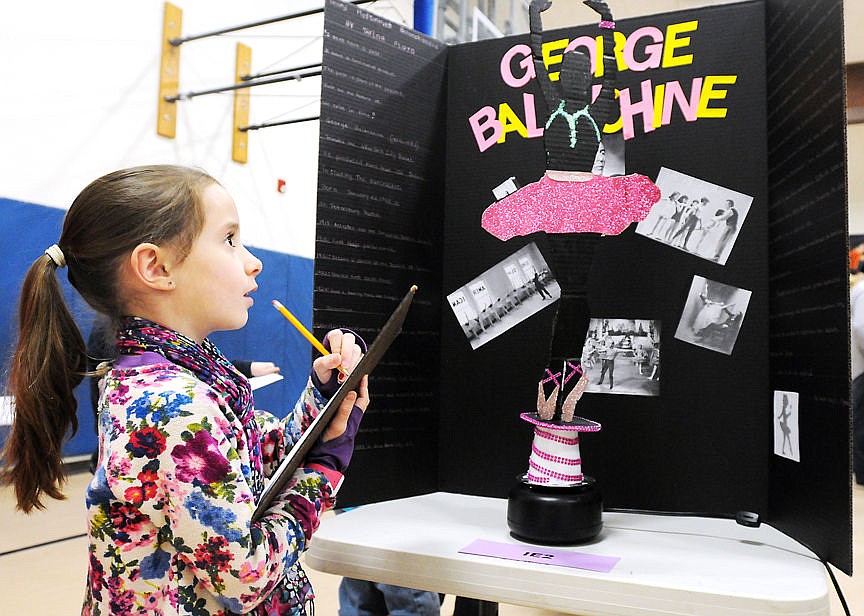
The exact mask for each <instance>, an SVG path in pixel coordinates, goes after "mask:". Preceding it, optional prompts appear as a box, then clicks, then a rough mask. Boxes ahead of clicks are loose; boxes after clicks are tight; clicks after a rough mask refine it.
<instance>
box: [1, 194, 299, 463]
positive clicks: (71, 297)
mask: <svg viewBox="0 0 864 616" xmlns="http://www.w3.org/2000/svg"><path fill="white" fill-rule="evenodd" d="M65 215H66V212H65V211H64V210H61V209H58V208H51V207H45V206H40V205H34V204H32V203H23V202H21V201H13V200H11V199H4V198H0V219H2V221H3V236H4V241H3V242H2V243H0V263H3V268H2V269H0V349H2V351H0V352H2V354H3V368H4V370H3V380H2V385H3V388H4V389H5V386H6V377H7V375H8V365H9V358H10V354H11V352H12V345H13V344H14V342H15V338H16V330H17V306H18V295H19V293H20V289H21V282H22V281H23V279H24V274H25V273H26V271H27V269H28V268H29V267H30V265H31V264H32V263H33V261H34V260H35V259H36V258H37V257H39V255H40V254H42V252H43V251H44V250H45V248H47V247H48V246H50V245H51V244H54V243H55V242H56V241H57V239H58V238H59V236H60V230H61V228H62V226H63V217H64V216H65ZM251 250H252V252H253V253H255V255H256V256H257V257H258V258H260V259H261V261H263V263H264V270H263V271H262V273H261V274H260V275H259V276H258V287H259V289H258V291H257V293H255V295H254V299H255V305H254V306H253V307H252V309H251V310H250V311H249V322H248V323H247V325H246V327H244V328H243V329H241V330H238V331H235V332H218V333H215V334H213V336H212V340H213V341H214V342H215V343H216V344H217V345H218V346H219V348H220V349H222V351H223V352H224V353H225V354H226V355H227V356H228V357H229V358H230V359H250V360H261V361H273V362H276V363H277V364H278V365H279V366H280V367H281V369H282V375H283V376H284V377H285V379H284V380H282V381H280V382H278V383H276V384H273V385H270V386H268V387H265V388H263V389H259V390H257V391H256V392H255V401H256V406H257V407H258V408H263V409H267V410H270V411H272V412H273V413H274V414H276V415H279V416H284V415H285V414H286V413H287V412H288V411H290V410H291V408H292V407H293V405H294V402H295V401H296V399H297V397H298V395H299V393H300V391H301V389H302V388H303V386H304V385H305V383H306V378H307V376H308V374H309V367H310V361H311V357H312V352H311V348H310V345H309V343H308V342H306V340H305V339H304V338H302V337H301V336H300V334H298V333H297V332H296V331H295V330H294V328H293V327H291V325H290V324H289V323H288V321H286V320H285V319H284V317H282V316H281V315H280V314H279V313H278V312H277V311H276V310H274V309H273V308H272V306H271V305H270V301H271V300H272V299H278V300H279V301H281V302H282V303H283V304H285V305H286V306H288V308H289V309H290V310H291V311H292V312H293V313H294V314H295V315H296V316H297V318H298V319H300V320H301V321H303V322H304V323H307V324H310V325H311V322H312V269H313V268H312V264H313V261H312V259H306V258H302V257H297V256H293V255H287V254H283V253H279V252H273V251H268V250H260V249H255V248H251ZM58 276H59V278H60V281H61V284H62V286H63V289H64V292H65V294H66V300H67V303H68V304H69V306H70V309H71V310H72V313H73V314H74V315H75V318H76V320H77V321H78V325H79V327H80V328H81V330H82V334H83V335H84V338H85V339H86V338H87V336H88V334H89V333H90V325H91V322H92V320H93V314H94V313H93V311H92V310H91V309H90V308H89V306H87V304H86V303H85V302H84V301H83V300H82V299H81V298H80V297H79V296H78V294H77V292H76V291H75V290H74V289H73V288H72V287H71V285H69V283H68V282H67V280H66V275H65V274H64V273H63V272H62V271H60V272H58ZM76 395H77V398H78V422H79V428H78V433H77V434H76V435H75V436H73V437H72V439H71V440H70V441H69V442H68V443H67V445H66V447H65V448H64V455H67V456H71V455H79V454H88V453H90V452H91V451H93V450H94V449H95V447H96V435H95V428H94V422H93V414H92V411H91V405H90V397H89V389H88V388H87V387H86V383H84V384H82V386H80V387H78V389H77V390H76ZM2 436H3V434H2V432H0V438H2Z"/></svg>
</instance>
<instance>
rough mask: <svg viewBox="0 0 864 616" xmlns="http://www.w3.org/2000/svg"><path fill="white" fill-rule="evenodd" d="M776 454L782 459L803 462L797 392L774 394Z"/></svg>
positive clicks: (776, 392) (777, 392) (778, 392)
mask: <svg viewBox="0 0 864 616" xmlns="http://www.w3.org/2000/svg"><path fill="white" fill-rule="evenodd" d="M774 453H775V454H776V455H778V456H780V457H781V458H788V459H789V460H794V461H795V462H800V461H801V448H800V447H799V443H798V392H797V391H775V392H774Z"/></svg>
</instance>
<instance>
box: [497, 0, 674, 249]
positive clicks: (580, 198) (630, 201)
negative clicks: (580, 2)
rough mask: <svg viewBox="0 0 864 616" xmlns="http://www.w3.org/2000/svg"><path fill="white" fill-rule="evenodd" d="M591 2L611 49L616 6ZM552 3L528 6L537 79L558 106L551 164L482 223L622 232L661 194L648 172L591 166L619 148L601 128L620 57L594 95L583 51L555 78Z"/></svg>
mask: <svg viewBox="0 0 864 616" xmlns="http://www.w3.org/2000/svg"><path fill="white" fill-rule="evenodd" d="M584 4H586V5H587V6H589V7H591V8H592V9H594V10H595V11H596V12H597V13H599V15H600V23H599V29H600V32H601V33H602V36H603V49H604V52H609V51H610V50H612V49H614V31H615V22H614V21H613V19H612V12H611V10H610V9H609V7H608V5H607V4H606V2H605V1H604V0H584ZM550 6H552V2H551V0H532V2H531V5H530V6H529V9H528V10H529V22H530V29H531V33H530V37H531V53H532V58H533V61H534V68H535V74H536V79H537V81H538V83H539V84H540V88H541V90H542V92H543V98H544V99H545V103H546V108H547V109H548V110H551V113H549V116H548V119H547V121H546V124H545V129H544V132H543V145H544V147H545V149H546V169H547V171H546V173H545V174H544V175H543V177H541V178H540V179H539V180H538V181H537V182H533V183H531V184H528V185H526V186H524V187H522V188H520V189H518V190H517V191H516V192H514V193H512V194H510V195H508V196H506V197H505V198H504V199H502V200H500V201H498V202H497V203H495V204H493V205H491V206H489V207H488V208H487V209H486V211H485V212H483V216H482V218H481V225H482V226H483V228H484V229H486V230H487V231H489V233H491V234H492V235H494V236H495V237H498V238H499V239H502V240H506V239H509V238H511V237H514V236H516V235H526V234H528V233H534V232H536V231H545V232H547V233H583V232H593V233H602V234H607V235H617V234H619V233H621V232H622V231H623V230H624V229H626V228H627V227H628V226H629V225H630V223H632V222H636V221H640V220H643V219H644V218H645V217H646V216H647V215H648V212H649V211H650V209H651V206H652V205H654V204H655V203H656V202H657V201H659V200H660V190H659V189H658V188H657V187H656V186H655V185H654V183H653V182H652V181H651V180H650V179H648V178H647V177H645V176H643V175H638V174H634V175H630V176H624V177H616V178H609V177H605V176H603V175H600V174H595V173H592V170H593V169H594V168H595V161H596V160H597V159H598V156H599V157H600V160H601V161H602V160H603V159H602V154H603V153H604V152H605V151H606V150H611V149H612V146H611V140H610V139H609V138H607V136H605V135H603V133H602V129H603V127H604V126H605V125H606V121H607V120H608V119H609V117H610V115H611V110H612V107H613V104H614V99H615V88H614V82H615V79H616V77H617V62H616V61H615V58H614V57H613V56H605V55H604V58H603V67H604V69H603V70H604V72H603V81H602V83H601V84H600V90H599V93H598V94H597V97H596V98H595V99H593V100H592V93H593V88H592V86H591V79H592V77H591V61H590V59H589V57H588V56H587V55H586V54H585V53H584V52H582V51H580V50H571V51H568V52H566V53H565V54H564V55H563V58H562V61H561V72H560V75H559V78H558V80H557V81H551V80H550V79H549V74H548V72H547V70H546V65H545V63H544V61H543V24H542V20H541V17H540V13H541V12H542V11H545V10H547V9H548V8H549V7H550ZM617 137H618V138H620V135H619V136H617ZM604 142H605V143H607V145H608V147H606V146H604ZM598 152H599V153H600V154H599V155H598ZM601 167H602V162H601Z"/></svg>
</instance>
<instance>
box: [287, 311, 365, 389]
mask: <svg viewBox="0 0 864 616" xmlns="http://www.w3.org/2000/svg"><path fill="white" fill-rule="evenodd" d="M273 307H274V308H275V309H276V310H278V311H279V312H281V313H282V316H283V317H285V318H286V319H288V320H289V321H291V325H293V326H294V327H296V328H297V331H298V332H300V333H301V334H303V337H304V338H306V340H308V341H309V342H311V343H312V346H313V347H315V349H316V350H317V351H318V352H319V353H321V355H330V354H331V353H330V351H328V350H327V349H326V347H325V346H324V345H323V344H321V343H320V342H318V339H317V338H316V337H315V336H313V335H312V332H310V331H309V330H308V329H306V328H305V327H304V326H303V324H302V323H301V322H300V321H299V320H298V319H297V317H295V316H294V315H293V314H291V312H289V310H288V309H287V308H286V307H285V306H283V305H282V304H281V303H280V302H278V301H276V300H275V299H274V300H273ZM336 369H337V370H338V371H339V372H341V373H342V374H344V375H345V376H348V373H347V372H346V371H345V369H344V368H343V367H342V366H337V367H336Z"/></svg>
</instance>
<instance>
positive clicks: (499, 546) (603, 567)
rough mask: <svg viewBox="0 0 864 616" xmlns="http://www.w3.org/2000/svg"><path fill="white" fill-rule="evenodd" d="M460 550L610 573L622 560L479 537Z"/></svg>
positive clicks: (615, 557) (478, 554)
mask: <svg viewBox="0 0 864 616" xmlns="http://www.w3.org/2000/svg"><path fill="white" fill-rule="evenodd" d="M459 552H460V553H461V554H476V555H477V556H492V557H493V558H506V559H507V560H521V561H523V562H526V563H538V564H541V565H558V566H559V567H571V568H573V569H587V570H588V571H599V572H600V573H609V572H610V571H612V568H613V567H614V566H615V565H616V563H617V562H618V561H619V560H621V558H620V557H618V556H597V555H595V554H586V553H584V552H569V551H567V550H556V549H554V548H548V547H541V546H536V545H517V544H513V543H498V542H497V541H484V540H483V539H477V540H476V541H475V542H474V543H472V544H471V545H466V546H465V547H464V548H462V549H461V550H459Z"/></svg>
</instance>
